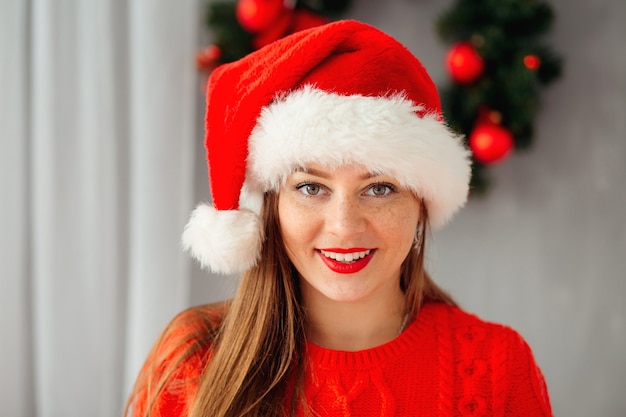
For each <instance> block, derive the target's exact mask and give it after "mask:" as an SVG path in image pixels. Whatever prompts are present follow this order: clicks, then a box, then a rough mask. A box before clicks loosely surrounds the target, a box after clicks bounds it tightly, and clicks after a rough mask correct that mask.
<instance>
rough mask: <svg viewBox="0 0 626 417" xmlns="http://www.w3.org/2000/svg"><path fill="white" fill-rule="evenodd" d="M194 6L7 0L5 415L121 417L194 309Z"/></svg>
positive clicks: (0, 292) (1, 8)
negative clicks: (181, 318)
mask: <svg viewBox="0 0 626 417" xmlns="http://www.w3.org/2000/svg"><path fill="white" fill-rule="evenodd" d="M201 9H202V8H201V5H200V4H199V1H198V0H185V1H171V0H145V1H142V0H128V1H126V0H88V1H86V0H0V60H1V62H0V96H1V99H0V170H1V171H0V174H1V175H0V201H1V203H0V233H1V236H0V245H1V246H0V279H1V280H0V306H1V308H2V310H1V312H2V314H1V315H0V335H1V336H0V337H1V343H0V414H1V415H2V416H7V417H8V416H11V417H33V416H38V417H39V416H41V417H72V416H77V417H78V416H81V417H84V416H102V417H111V416H119V415H120V414H121V412H122V408H123V403H124V398H125V396H126V395H127V393H128V390H129V385H130V384H131V381H132V380H133V378H134V377H135V375H136V373H137V371H138V368H139V366H140V364H141V362H142V360H143V359H144V357H145V355H146V353H147V350H148V349H149V346H150V344H151V343H152V342H153V341H154V339H155V338H156V336H157V334H158V333H159V332H160V331H161V330H162V328H163V326H164V325H165V323H166V322H167V321H168V320H169V319H170V318H171V317H172V316H173V315H174V314H175V313H176V312H177V311H179V310H180V309H182V308H184V307H185V306H187V305H188V303H189V296H190V295H189V292H190V291H189V288H190V275H191V273H190V266H189V261H188V259H187V257H186V256H185V255H184V254H183V253H182V251H181V249H180V245H179V238H180V234H181V232H182V229H183V226H184V224H185V222H186V220H187V217H188V214H189V212H190V211H191V209H192V206H193V202H194V200H195V198H194V196H193V183H194V180H193V178H194V174H193V172H194V167H193V164H194V159H195V158H194V155H193V152H194V150H195V149H197V146H196V145H195V143H194V142H196V141H197V140H199V135H200V133H199V132H198V129H197V126H198V120H197V115H198V111H197V102H198V97H199V84H198V75H197V72H196V70H195V66H194V65H195V64H194V54H195V51H196V47H197V44H198V28H199V22H200V21H201V20H200V16H199V11H200V10H201Z"/></svg>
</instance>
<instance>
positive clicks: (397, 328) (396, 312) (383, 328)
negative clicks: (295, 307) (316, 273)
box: [305, 288, 408, 351]
mask: <svg viewBox="0 0 626 417" xmlns="http://www.w3.org/2000/svg"><path fill="white" fill-rule="evenodd" d="M318 295H319V294H318ZM305 305H306V314H307V339H308V340H309V341H310V342H313V343H315V344H316V345H318V346H321V347H324V348H328V349H334V350H344V351H358V350H364V349H369V348H373V347H376V346H380V345H382V344H384V343H387V342H389V341H391V340H393V339H395V338H396V337H398V335H399V334H400V333H401V332H402V331H403V330H404V328H405V327H406V326H407V325H408V323H407V321H408V320H407V316H406V311H405V310H406V309H405V297H404V294H403V293H402V291H401V290H400V289H399V288H398V291H397V293H396V294H394V295H393V297H390V298H385V299H381V298H377V299H374V300H367V301H357V302H338V301H334V300H330V299H328V298H325V297H307V302H306V304H305Z"/></svg>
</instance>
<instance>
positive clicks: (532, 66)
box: [524, 54, 541, 71]
mask: <svg viewBox="0 0 626 417" xmlns="http://www.w3.org/2000/svg"><path fill="white" fill-rule="evenodd" d="M524 65H525V66H526V68H528V69H529V70H531V71H537V70H538V69H539V67H540V66H541V58H539V57H538V56H537V55H534V54H529V55H526V56H525V57H524Z"/></svg>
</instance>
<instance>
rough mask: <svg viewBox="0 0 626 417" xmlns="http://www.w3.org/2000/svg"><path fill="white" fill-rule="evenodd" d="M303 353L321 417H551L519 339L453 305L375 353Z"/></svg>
mask: <svg viewBox="0 0 626 417" xmlns="http://www.w3.org/2000/svg"><path fill="white" fill-rule="evenodd" d="M306 354H307V367H306V370H305V375H304V384H305V386H304V395H305V397H306V399H307V402H308V404H309V406H310V408H311V410H313V412H315V413H317V415H319V416H342V417H353V416H362V417H369V416H376V417H382V416H385V417H391V416H472V417H483V416H552V412H551V408H550V401H549V397H548V392H547V388H546V385H545V382H544V379H543V376H542V374H541V371H540V370H539V368H538V367H537V365H536V364H535V361H534V358H533V355H532V352H531V351H530V348H529V347H528V345H527V344H526V342H525V341H524V340H523V339H522V338H521V337H520V336H519V334H517V333H516V332H515V331H514V330H512V329H510V328H509V327H506V326H501V325H498V324H493V323H487V322H485V321H482V320H480V319H479V318H477V317H476V316H474V315H471V314H468V313H466V312H464V311H462V310H460V309H459V308H456V307H450V306H447V305H443V304H426V305H425V306H423V308H422V310H421V311H420V313H419V316H418V318H417V319H416V320H415V321H414V322H413V323H412V324H411V325H410V326H408V328H407V329H406V330H405V331H404V332H403V333H402V334H401V335H400V336H399V337H397V338H396V339H394V340H392V341H390V342H389V343H386V344H384V345H381V346H378V347H375V348H372V349H367V350H363V351H359V352H344V351H336V350H330V349H325V348H322V347H320V346H316V345H314V344H312V343H308V344H307V352H306ZM288 391H291V390H288ZM190 392H193V390H191V391H190ZM184 402H186V401H184ZM297 414H298V415H300V416H303V415H304V414H303V412H302V410H297ZM162 415H163V416H165V417H178V416H179V414H162Z"/></svg>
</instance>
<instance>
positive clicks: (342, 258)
mask: <svg viewBox="0 0 626 417" xmlns="http://www.w3.org/2000/svg"><path fill="white" fill-rule="evenodd" d="M320 252H322V255H324V256H326V257H327V258H330V259H334V260H335V261H338V262H346V263H349V262H353V261H358V260H359V259H363V258H365V257H366V256H367V255H369V254H370V252H371V250H369V249H368V250H365V251H362V252H352V253H337V252H327V251H325V250H322V251H320Z"/></svg>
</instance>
